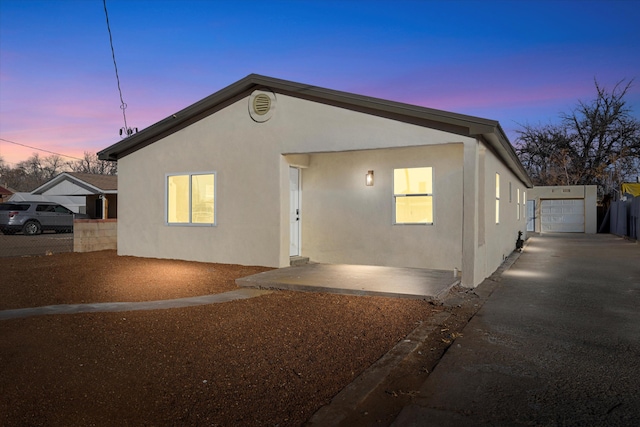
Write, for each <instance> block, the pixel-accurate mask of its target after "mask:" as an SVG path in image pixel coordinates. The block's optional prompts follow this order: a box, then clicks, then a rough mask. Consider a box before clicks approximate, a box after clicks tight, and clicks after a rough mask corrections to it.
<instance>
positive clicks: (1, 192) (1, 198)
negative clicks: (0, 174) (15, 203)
mask: <svg viewBox="0 0 640 427" xmlns="http://www.w3.org/2000/svg"><path fill="white" fill-rule="evenodd" d="M12 195H13V191H11V190H9V189H8V188H5V187H3V186H1V185H0V203H4V202H6V201H7V200H9V197H11V196H12Z"/></svg>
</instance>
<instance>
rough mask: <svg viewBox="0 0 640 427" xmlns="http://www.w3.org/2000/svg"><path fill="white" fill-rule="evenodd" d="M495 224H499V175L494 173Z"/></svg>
mask: <svg viewBox="0 0 640 427" xmlns="http://www.w3.org/2000/svg"><path fill="white" fill-rule="evenodd" d="M496 224H500V174H499V173H496Z"/></svg>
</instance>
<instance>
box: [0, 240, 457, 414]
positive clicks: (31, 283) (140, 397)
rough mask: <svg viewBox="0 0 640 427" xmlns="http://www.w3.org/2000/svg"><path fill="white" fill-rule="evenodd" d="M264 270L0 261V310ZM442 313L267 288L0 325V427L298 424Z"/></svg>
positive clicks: (191, 292) (110, 255) (200, 291)
mask: <svg viewBox="0 0 640 427" xmlns="http://www.w3.org/2000/svg"><path fill="white" fill-rule="evenodd" d="M265 270H267V268H264V267H246V266H238V265H221V264H207V263H195V262H185V261H174V260H158V259H145V258H134V257H118V256H117V255H116V253H115V251H102V252H94V253H66V254H55V255H52V256H40V257H22V258H4V259H2V270H1V272H0V274H1V275H0V283H1V285H0V309H14V308H25V307H35V306H41V305H51V304H79V303H96V302H114V301H150V300H159V299H170V298H180V297H188V296H197V295H206V294H213V293H221V292H226V291H229V290H233V289H237V287H236V285H235V283H234V280H235V279H236V278H238V277H242V276H247V275H250V274H254V273H257V272H261V271H265ZM443 310H445V307H443V306H439V305H433V304H431V303H428V302H425V301H420V300H408V299H399V298H381V297H360V296H343V295H336V294H320V293H302V292H287V291H275V292H274V293H272V294H269V295H265V296H261V297H256V298H252V299H248V300H240V301H232V302H227V303H221V304H212V305H206V306H198V307H189V308H179V309H168V310H151V311H137V312H121V313H86V314H73V315H55V316H39V317H30V318H24V319H14V320H4V321H0V396H2V397H1V399H0V425H3V426H22V425H34V426H36V425H38V426H39V425H42V426H74V425H83V426H90V425H95V426H113V425H119V426H144V425H148V426H196V425H198V426H200V425H206V426H239V425H242V426H275V425H278V426H299V425H302V424H304V422H305V421H306V420H308V419H309V417H311V416H312V415H313V413H314V412H315V411H316V410H318V409H319V408H320V407H321V406H323V405H325V404H326V403H328V402H329V401H330V400H331V399H332V397H333V396H334V395H335V394H336V393H338V392H339V391H340V390H341V389H342V388H344V387H345V386H346V385H347V384H349V383H350V382H351V381H352V380H353V379H354V378H355V377H357V376H358V375H359V374H360V373H361V372H363V371H364V370H365V369H367V368H368V367H369V366H370V365H371V364H372V363H374V362H375V361H376V360H377V359H379V358H380V357H381V356H382V355H384V354H385V353H386V352H387V351H389V350H390V349H391V348H392V347H393V346H394V345H395V344H396V343H398V342H399V341H400V340H402V339H403V338H404V337H405V336H406V335H407V334H408V333H409V332H411V331H412V330H413V329H414V328H415V327H416V326H417V325H418V324H419V323H420V322H421V321H424V320H426V319H428V318H429V317H430V316H433V315H434V314H435V313H438V312H441V311H443ZM443 341H444V340H443ZM445 348H446V347H445ZM432 349H433V348H432ZM442 351H444V350H443V349H442V346H441V347H440V350H439V354H441V353H442ZM431 363H432V364H433V363H434V362H433V361H432V362H431Z"/></svg>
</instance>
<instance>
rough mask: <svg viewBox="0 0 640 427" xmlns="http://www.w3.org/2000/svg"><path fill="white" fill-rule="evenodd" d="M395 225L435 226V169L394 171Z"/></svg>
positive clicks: (423, 168)
mask: <svg viewBox="0 0 640 427" xmlns="http://www.w3.org/2000/svg"><path fill="white" fill-rule="evenodd" d="M393 200H394V217H393V218H394V219H393V223H394V224H433V169H432V168H431V167H422V168H403V169H394V170H393Z"/></svg>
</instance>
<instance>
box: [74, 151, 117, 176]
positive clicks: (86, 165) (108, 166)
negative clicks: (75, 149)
mask: <svg viewBox="0 0 640 427" xmlns="http://www.w3.org/2000/svg"><path fill="white" fill-rule="evenodd" d="M69 167H70V168H71V170H72V171H73V172H83V173H95V174H100V175H116V174H117V172H118V163H116V162H108V161H105V160H100V159H98V156H97V155H96V154H92V153H89V152H88V151H85V152H84V157H83V158H82V160H77V161H75V162H69Z"/></svg>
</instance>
